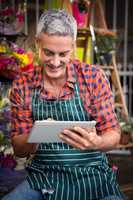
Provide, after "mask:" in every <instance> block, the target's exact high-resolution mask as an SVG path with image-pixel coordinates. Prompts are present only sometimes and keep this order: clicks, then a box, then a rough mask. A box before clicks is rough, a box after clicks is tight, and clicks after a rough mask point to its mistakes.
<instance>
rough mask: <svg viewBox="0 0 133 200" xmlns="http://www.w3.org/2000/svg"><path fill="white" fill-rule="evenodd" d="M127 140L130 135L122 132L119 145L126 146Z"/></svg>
mask: <svg viewBox="0 0 133 200" xmlns="http://www.w3.org/2000/svg"><path fill="white" fill-rule="evenodd" d="M129 140H130V134H128V133H124V132H122V134H121V139H120V144H122V145H126V144H128V143H129Z"/></svg>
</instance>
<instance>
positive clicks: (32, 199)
mask: <svg viewBox="0 0 133 200" xmlns="http://www.w3.org/2000/svg"><path fill="white" fill-rule="evenodd" d="M15 199H16V200H45V198H44V196H43V195H42V193H41V192H40V191H37V190H33V189H31V188H30V185H29V183H28V182H27V181H24V182H22V183H21V184H20V185H19V186H18V187H17V188H16V189H15V190H13V191H12V192H11V193H9V194H7V195H6V196H5V197H3V198H2V199H1V200H15ZM88 200H89V199H88ZM99 200H100V199H99ZM101 200H124V199H122V198H120V197H117V196H109V197H105V198H103V199H101Z"/></svg>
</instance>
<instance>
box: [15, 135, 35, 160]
mask: <svg viewBox="0 0 133 200" xmlns="http://www.w3.org/2000/svg"><path fill="white" fill-rule="evenodd" d="M27 139H28V134H22V135H16V136H13V138H12V145H13V150H14V154H15V155H16V156H18V157H27V156H29V155H30V154H33V153H35V152H36V149H37V144H29V143H27Z"/></svg>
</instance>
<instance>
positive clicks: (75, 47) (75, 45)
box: [72, 40, 77, 58]
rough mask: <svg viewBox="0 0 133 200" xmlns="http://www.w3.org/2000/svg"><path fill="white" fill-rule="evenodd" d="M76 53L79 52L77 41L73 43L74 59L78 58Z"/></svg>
mask: <svg viewBox="0 0 133 200" xmlns="http://www.w3.org/2000/svg"><path fill="white" fill-rule="evenodd" d="M76 51H77V44H76V40H75V41H73V43H72V58H76V56H77V53H76Z"/></svg>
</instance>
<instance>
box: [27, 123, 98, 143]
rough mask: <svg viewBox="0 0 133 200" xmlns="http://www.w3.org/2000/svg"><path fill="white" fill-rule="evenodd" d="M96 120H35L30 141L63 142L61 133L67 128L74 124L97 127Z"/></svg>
mask: <svg viewBox="0 0 133 200" xmlns="http://www.w3.org/2000/svg"><path fill="white" fill-rule="evenodd" d="M95 125H96V121H48V120H41V121H35V123H34V126H33V128H32V130H31V133H30V134H29V138H28V142H29V143H54V142H63V141H62V140H61V139H60V138H59V134H60V133H61V132H62V131H63V130H64V129H67V128H72V127H74V126H79V127H83V128H86V127H95Z"/></svg>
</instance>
